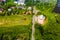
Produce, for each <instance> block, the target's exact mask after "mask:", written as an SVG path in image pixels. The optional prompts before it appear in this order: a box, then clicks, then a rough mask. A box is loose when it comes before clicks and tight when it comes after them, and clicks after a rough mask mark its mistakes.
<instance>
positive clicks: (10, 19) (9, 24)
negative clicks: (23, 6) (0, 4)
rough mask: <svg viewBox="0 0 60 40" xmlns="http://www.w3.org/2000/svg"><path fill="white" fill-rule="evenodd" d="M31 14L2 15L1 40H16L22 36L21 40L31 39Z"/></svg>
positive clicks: (0, 25) (0, 18)
mask: <svg viewBox="0 0 60 40" xmlns="http://www.w3.org/2000/svg"><path fill="white" fill-rule="evenodd" d="M31 17H32V16H31V15H11V16H0V40H2V39H4V38H3V37H2V36H4V35H5V36H6V35H7V38H8V39H6V38H5V39H6V40H16V38H17V37H18V36H20V39H21V40H24V39H26V40H30V38H31V31H32V23H31V21H32V18H31Z"/></svg>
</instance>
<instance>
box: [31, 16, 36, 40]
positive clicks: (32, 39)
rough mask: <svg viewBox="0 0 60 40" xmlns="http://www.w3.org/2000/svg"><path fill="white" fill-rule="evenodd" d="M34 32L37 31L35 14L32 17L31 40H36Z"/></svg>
mask: <svg viewBox="0 0 60 40" xmlns="http://www.w3.org/2000/svg"><path fill="white" fill-rule="evenodd" d="M34 33H35V15H33V18H32V38H31V40H35V37H34Z"/></svg>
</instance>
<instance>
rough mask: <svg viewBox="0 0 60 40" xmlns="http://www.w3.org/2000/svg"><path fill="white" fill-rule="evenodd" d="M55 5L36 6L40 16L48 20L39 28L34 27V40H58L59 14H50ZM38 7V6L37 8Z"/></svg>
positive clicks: (37, 26)
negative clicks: (42, 15)
mask: <svg viewBox="0 0 60 40" xmlns="http://www.w3.org/2000/svg"><path fill="white" fill-rule="evenodd" d="M55 4H56V3H51V4H49V3H45V4H44V5H41V4H37V5H36V6H37V9H38V10H40V12H39V13H40V14H44V15H45V16H46V17H47V18H48V23H47V24H45V25H43V26H41V25H39V24H36V25H35V28H36V30H35V31H36V32H35V39H36V40H60V14H57V13H54V12H52V11H53V10H54V7H55ZM39 5H40V6H39Z"/></svg>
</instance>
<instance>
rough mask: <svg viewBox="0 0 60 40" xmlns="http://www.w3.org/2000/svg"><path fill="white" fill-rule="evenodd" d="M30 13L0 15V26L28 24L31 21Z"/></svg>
mask: <svg viewBox="0 0 60 40" xmlns="http://www.w3.org/2000/svg"><path fill="white" fill-rule="evenodd" d="M31 17H32V16H31V15H11V16H0V27H1V26H7V27H9V26H16V25H29V24H30V23H31V20H32V18H31Z"/></svg>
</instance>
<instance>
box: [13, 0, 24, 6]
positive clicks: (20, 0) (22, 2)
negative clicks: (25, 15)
mask: <svg viewBox="0 0 60 40" xmlns="http://www.w3.org/2000/svg"><path fill="white" fill-rule="evenodd" d="M14 3H17V4H18V5H20V4H21V5H25V0H15V1H14Z"/></svg>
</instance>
